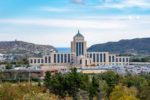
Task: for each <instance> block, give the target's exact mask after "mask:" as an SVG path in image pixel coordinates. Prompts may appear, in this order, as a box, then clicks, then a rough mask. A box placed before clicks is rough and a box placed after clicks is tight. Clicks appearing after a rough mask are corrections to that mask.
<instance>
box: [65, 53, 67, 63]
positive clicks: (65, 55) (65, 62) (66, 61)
mask: <svg viewBox="0 0 150 100" xmlns="http://www.w3.org/2000/svg"><path fill="white" fill-rule="evenodd" d="M66 62H67V55H66V54H65V63H66Z"/></svg>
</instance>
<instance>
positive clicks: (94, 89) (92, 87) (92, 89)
mask: <svg viewBox="0 0 150 100" xmlns="http://www.w3.org/2000/svg"><path fill="white" fill-rule="evenodd" d="M98 87H99V81H98V79H96V78H95V77H92V81H91V82H90V84H89V89H88V92H89V98H90V100H93V97H94V96H96V95H97V94H98Z"/></svg>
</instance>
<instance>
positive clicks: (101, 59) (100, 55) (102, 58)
mask: <svg viewBox="0 0 150 100" xmlns="http://www.w3.org/2000/svg"><path fill="white" fill-rule="evenodd" d="M102 59H103V57H102V54H100V61H101V62H102Z"/></svg>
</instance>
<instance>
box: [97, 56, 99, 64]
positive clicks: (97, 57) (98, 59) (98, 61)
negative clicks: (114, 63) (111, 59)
mask: <svg viewBox="0 0 150 100" xmlns="http://www.w3.org/2000/svg"><path fill="white" fill-rule="evenodd" d="M97 62H99V54H97Z"/></svg>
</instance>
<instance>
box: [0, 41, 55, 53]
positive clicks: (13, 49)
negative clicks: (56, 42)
mask: <svg viewBox="0 0 150 100" xmlns="http://www.w3.org/2000/svg"><path fill="white" fill-rule="evenodd" d="M53 50H54V51H57V50H56V49H55V48H54V47H53V46H51V45H37V44H33V43H28V42H23V41H1V42H0V53H13V54H28V55H30V54H31V55H32V54H37V53H48V52H51V51H53Z"/></svg>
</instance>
